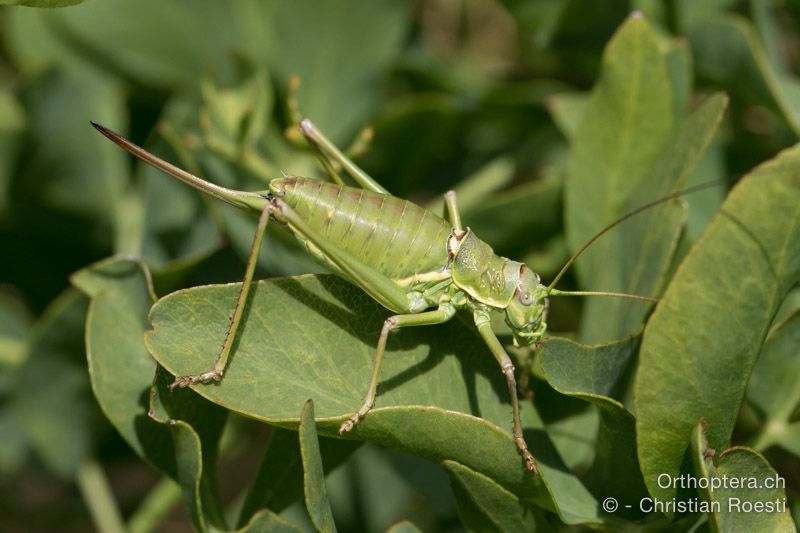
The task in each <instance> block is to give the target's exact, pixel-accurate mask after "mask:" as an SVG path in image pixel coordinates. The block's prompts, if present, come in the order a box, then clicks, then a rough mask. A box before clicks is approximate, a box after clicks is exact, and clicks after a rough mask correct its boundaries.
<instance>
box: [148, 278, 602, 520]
mask: <svg viewBox="0 0 800 533" xmlns="http://www.w3.org/2000/svg"><path fill="white" fill-rule="evenodd" d="M238 290H239V288H238V285H236V284H232V285H225V286H207V287H196V288H193V289H188V290H184V291H179V292H176V293H173V294H171V295H169V296H167V297H165V298H162V299H161V300H160V301H159V302H158V303H157V304H156V305H155V306H153V309H152V311H151V315H150V318H151V321H152V324H153V331H152V332H150V333H148V334H147V336H146V343H147V346H148V348H149V350H150V351H151V353H152V354H153V355H154V356H155V357H156V359H157V360H158V361H159V362H160V363H161V364H162V365H164V366H165V367H166V368H167V369H169V370H170V372H172V373H174V374H176V375H186V374H193V373H197V372H199V371H201V370H204V369H207V368H209V367H210V366H211V365H212V363H213V361H214V359H215V357H216V355H217V351H218V346H219V344H220V343H221V342H222V339H223V337H224V335H225V332H226V330H227V327H228V314H229V313H230V310H231V309H233V306H234V303H235V300H236V296H237V294H238ZM386 316H387V312H386V311H385V310H384V309H383V308H381V307H380V306H379V305H378V304H377V303H376V302H374V301H373V300H372V299H371V298H369V297H368V296H367V295H366V294H364V293H363V292H362V291H361V290H359V289H357V288H356V287H354V286H352V285H350V284H349V283H347V282H344V281H342V280H340V279H339V278H336V277H333V276H302V277H298V278H285V279H274V280H269V281H265V282H259V283H258V284H256V285H255V286H254V287H253V289H252V297H251V299H250V301H249V304H248V307H247V309H246V311H245V314H244V319H243V326H242V328H241V330H240V331H239V333H238V340H237V342H236V344H235V349H234V353H233V355H232V357H231V361H230V363H229V366H228V369H227V371H226V375H225V378H224V379H223V380H222V381H221V382H220V383H219V384H215V385H213V386H196V387H194V388H195V390H196V391H197V392H198V393H200V394H202V395H203V396H205V397H206V398H208V399H210V400H211V401H213V402H215V403H218V404H220V405H223V406H225V407H226V408H228V409H231V410H233V411H236V412H239V413H242V414H244V415H246V416H249V417H252V418H256V419H260V420H264V421H266V422H269V423H273V424H277V425H280V426H284V427H290V428H294V427H297V425H298V422H299V419H298V417H297V410H296V408H297V406H299V405H302V404H303V403H304V402H305V400H306V399H308V398H309V397H313V398H314V401H315V410H316V412H317V417H316V420H317V429H318V431H319V432H320V433H321V434H323V435H329V436H335V435H337V430H338V428H339V424H340V423H341V422H342V421H343V420H344V419H345V418H346V417H347V416H349V414H350V413H352V412H353V411H354V410H355V409H356V408H357V407H358V406H359V405H360V403H361V400H362V395H363V394H364V392H365V389H366V386H367V383H368V380H369V375H370V369H371V366H372V364H371V361H372V358H373V356H374V351H375V344H376V342H377V338H378V333H379V332H380V329H381V327H382V324H383V321H384V320H385V318H386ZM506 390H507V389H506V385H505V382H504V380H503V379H502V375H501V373H500V371H499V369H498V368H497V366H496V363H495V361H494V360H493V358H492V357H491V356H490V354H489V352H488V350H487V349H486V347H485V346H484V345H483V343H482V341H481V339H480V337H478V335H477V333H476V332H475V328H474V327H473V326H472V325H471V324H470V325H467V324H465V323H464V322H463V321H462V319H461V318H460V317H459V318H456V319H455V320H453V321H451V322H450V323H448V324H444V325H441V326H435V327H428V328H413V329H407V330H403V331H401V332H399V333H398V334H397V335H393V336H392V339H391V340H390V341H389V345H388V348H387V357H386V361H385V363H384V366H383V369H382V372H381V380H380V382H379V385H378V398H377V403H376V405H375V407H374V408H373V409H372V411H370V413H369V415H368V416H367V417H366V418H365V419H364V420H363V421H362V422H360V423H359V425H358V426H356V428H355V429H354V430H353V431H352V432H351V438H357V439H359V440H370V441H374V442H377V443H379V444H382V445H385V446H390V447H394V448H399V449H402V450H406V451H409V452H411V453H415V454H417V455H421V456H423V457H427V458H429V459H432V460H435V461H441V460H444V459H453V460H456V461H458V462H460V463H462V464H464V465H466V466H469V467H470V468H472V469H474V470H477V471H479V472H482V473H484V474H485V475H488V476H489V477H491V478H492V479H494V480H495V481H497V482H498V483H500V484H501V485H503V486H504V487H506V488H507V489H508V490H510V491H512V492H514V493H516V494H518V495H519V496H521V497H522V498H523V499H524V500H525V501H529V502H534V503H536V504H538V505H543V506H545V507H547V508H550V509H554V510H557V511H558V512H559V514H560V515H561V516H562V518H563V519H564V520H565V521H567V522H569V523H582V522H590V521H596V520H597V515H596V506H597V503H596V501H595V500H594V498H593V497H592V496H591V495H590V494H589V493H588V492H587V491H586V489H585V488H584V487H583V486H582V485H581V484H580V482H579V481H578V480H577V479H576V478H575V477H574V476H572V475H571V474H570V473H568V472H567V471H566V467H564V466H563V463H562V462H561V460H560V458H558V456H557V455H556V453H555V451H554V450H553V448H552V444H551V443H550V442H549V441H548V440H547V438H546V437H545V436H544V433H543V430H542V425H541V421H540V420H538V418H537V417H536V413H535V411H534V410H533V409H532V408H531V407H530V406H529V405H526V406H523V409H522V414H523V424H524V426H525V427H526V428H528V432H527V433H526V436H527V439H528V443H529V445H530V446H531V449H532V450H533V451H534V454H535V455H536V456H537V458H538V459H539V464H540V469H541V471H542V476H541V478H535V477H533V476H531V475H530V472H527V471H526V470H525V469H524V466H523V464H522V462H521V458H520V457H519V454H518V453H517V450H516V447H515V446H514V444H513V440H512V438H511V434H510V426H511V420H510V413H511V411H510V407H509V405H508V402H509V400H508V399H507V397H506V392H505V391H506ZM477 415H479V416H480V417H481V418H477ZM537 428H538V431H537V430H536V429H537ZM542 481H544V483H542ZM545 484H546V485H545ZM545 487H546V488H545ZM551 495H552V496H551Z"/></svg>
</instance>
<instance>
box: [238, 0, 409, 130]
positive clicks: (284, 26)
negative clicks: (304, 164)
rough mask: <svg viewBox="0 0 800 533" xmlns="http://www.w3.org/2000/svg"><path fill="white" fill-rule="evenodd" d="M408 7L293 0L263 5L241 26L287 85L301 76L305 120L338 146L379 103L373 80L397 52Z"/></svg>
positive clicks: (369, 2) (371, 0)
mask: <svg viewBox="0 0 800 533" xmlns="http://www.w3.org/2000/svg"><path fill="white" fill-rule="evenodd" d="M406 9H407V8H406V7H405V5H404V4H403V3H401V2H392V1H387V0H381V1H375V0H357V1H353V2H349V3H348V4H347V6H344V5H343V4H341V3H340V2H337V1H335V0H293V1H291V2H285V1H284V2H272V3H268V4H262V6H261V7H260V13H259V15H260V16H256V17H253V18H252V19H251V20H242V21H241V22H242V24H243V26H244V28H243V32H244V33H245V34H246V35H247V36H248V38H249V39H250V42H251V44H252V46H256V47H259V48H260V50H262V51H263V52H265V53H266V56H267V62H268V64H269V66H270V71H271V72H273V73H275V74H277V75H279V76H280V77H281V79H282V80H283V84H284V85H285V84H286V80H288V78H289V76H291V75H294V74H296V75H299V76H300V80H301V85H300V89H299V91H298V101H299V104H300V110H301V112H302V113H303V115H304V116H307V117H310V118H311V119H313V120H314V122H315V123H316V124H317V125H318V126H319V127H320V128H321V129H322V131H325V132H326V134H327V135H328V136H329V137H331V138H332V139H334V140H335V141H338V142H340V143H341V141H343V140H344V135H346V134H352V132H353V131H354V130H355V129H357V128H358V127H359V126H360V125H361V124H362V123H363V121H364V120H365V119H366V118H367V116H368V114H369V113H370V112H371V111H372V108H373V106H374V104H375V103H376V98H375V96H376V91H375V80H376V79H380V76H381V73H382V72H383V71H384V69H385V68H386V67H387V65H388V64H389V63H390V62H391V61H392V60H393V59H394V58H395V56H396V54H397V53H398V51H399V48H400V43H401V40H402V39H403V38H404V36H405V33H406V31H407V24H408V20H409V18H408V17H407V15H406ZM265 23H266V24H265ZM265 26H266V27H265ZM366 43H369V44H368V46H365V44H366ZM320 50H324V51H325V53H324V54H320ZM354 57H357V58H358V60H356V61H354V60H353V59H352V58H354Z"/></svg>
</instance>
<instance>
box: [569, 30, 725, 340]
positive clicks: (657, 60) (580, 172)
mask: <svg viewBox="0 0 800 533" xmlns="http://www.w3.org/2000/svg"><path fill="white" fill-rule="evenodd" d="M668 67H669V65H668V61H667V55H666V54H665V52H663V51H662V49H661V47H660V44H659V41H658V39H657V37H656V35H655V33H654V32H653V30H652V29H651V28H650V27H649V25H648V24H647V23H646V22H645V21H644V19H643V18H641V16H631V17H630V18H628V20H627V21H626V22H625V24H623V26H622V27H621V28H620V29H619V30H618V31H617V33H616V35H615V36H614V38H613V39H612V40H611V42H610V43H609V44H608V46H607V47H606V51H605V54H604V59H603V64H602V72H601V77H600V80H599V82H598V84H597V86H596V87H595V88H594V89H593V91H592V94H591V96H590V98H589V102H588V103H587V104H586V109H585V111H584V113H583V121H582V123H581V126H580V129H579V131H578V132H577V133H576V134H575V137H574V139H573V142H572V150H571V154H570V160H569V169H568V179H567V181H566V184H565V203H566V208H565V209H566V215H565V218H566V232H567V240H568V242H569V244H570V247H571V248H572V249H573V251H577V250H578V249H579V248H580V247H581V246H582V245H583V244H584V243H585V242H586V241H587V240H588V239H589V238H591V237H592V236H593V235H594V234H596V233H597V231H599V230H600V229H601V228H602V227H603V226H604V225H606V224H609V223H611V222H612V221H614V220H616V219H618V218H619V217H621V216H622V215H624V214H626V213H628V212H629V211H631V210H632V209H634V208H636V207H640V206H641V205H643V204H645V203H647V202H648V201H652V200H654V199H656V198H658V197H659V196H660V195H663V194H666V193H668V192H670V191H672V190H676V189H679V188H680V187H681V186H682V185H683V183H685V180H686V178H687V177H688V176H689V174H690V173H691V171H692V170H693V168H694V167H695V166H696V165H697V163H698V162H699V161H700V159H701V157H702V154H703V152H704V151H705V149H706V147H707V146H708V144H709V142H710V140H711V138H712V137H713V135H714V132H715V131H716V128H717V126H718V124H719V121H720V118H721V115H722V111H723V109H724V107H725V103H726V102H725V99H724V98H723V97H721V96H715V97H711V98H709V99H707V100H706V102H704V104H703V105H701V106H700V107H699V108H698V109H697V110H696V111H695V112H694V113H693V114H692V115H691V116H690V117H689V118H688V119H686V120H684V121H682V122H681V123H679V124H678V125H677V126H676V125H675V124H674V117H675V116H676V111H675V109H674V108H673V106H674V105H675V103H676V100H675V91H684V92H685V87H684V86H685V83H683V82H679V81H678V80H677V79H676V81H675V83H676V84H678V85H679V87H675V88H674V90H673V88H672V85H671V82H672V81H673V80H671V79H670V70H669V68H668ZM673 70H674V69H673ZM681 87H683V88H681ZM683 216H684V215H683V214H682V213H681V210H680V209H679V208H678V206H676V205H675V204H674V203H673V204H669V205H663V206H661V207H660V208H658V209H653V210H651V211H650V212H649V213H647V214H646V215H640V218H639V219H638V220H637V224H628V225H624V226H622V227H621V228H620V229H619V230H616V231H613V232H611V233H610V234H609V235H605V236H604V238H603V239H601V240H600V241H598V242H596V243H594V244H593V245H592V246H591V247H590V248H589V249H588V250H587V251H586V252H585V253H584V254H583V256H582V257H581V258H579V259H578V261H577V263H576V269H577V275H578V279H579V281H580V284H581V286H582V287H583V288H585V289H587V290H589V289H591V290H609V291H621V292H627V293H634V294H643V295H653V294H655V293H656V292H657V291H658V289H659V286H660V284H661V282H662V279H663V276H664V274H665V272H666V269H667V267H668V265H669V260H670V258H671V256H672V253H673V251H674V246H675V242H676V239H677V236H678V232H679V231H680V225H681V223H682V218H683ZM645 217H646V218H645ZM642 218H645V220H642ZM647 311H648V307H647V306H646V305H644V304H635V303H632V302H629V301H622V300H620V299H612V298H603V299H601V298H592V299H590V300H588V301H587V302H586V304H585V309H584V320H583V322H582V326H581V329H582V331H581V337H582V338H583V339H584V340H586V341H590V342H599V341H607V340H609V339H613V338H619V337H621V336H623V335H626V334H630V333H631V332H633V331H635V330H636V329H637V327H639V326H640V325H641V323H642V321H643V319H644V316H645V315H646V313H647Z"/></svg>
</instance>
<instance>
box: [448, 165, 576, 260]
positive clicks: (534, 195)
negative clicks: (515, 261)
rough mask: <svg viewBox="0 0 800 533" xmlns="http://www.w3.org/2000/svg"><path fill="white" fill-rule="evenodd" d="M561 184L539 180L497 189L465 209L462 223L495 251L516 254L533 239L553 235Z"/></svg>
mask: <svg viewBox="0 0 800 533" xmlns="http://www.w3.org/2000/svg"><path fill="white" fill-rule="evenodd" d="M561 193H562V185H561V182H560V181H558V180H553V179H551V180H539V181H533V182H530V183H526V184H524V185H520V186H518V187H514V188H512V189H510V190H508V191H503V192H501V193H497V194H495V195H493V196H491V197H489V198H488V199H487V200H485V201H484V202H483V203H482V204H481V205H480V206H479V207H477V208H476V209H473V210H472V211H469V212H465V213H464V216H463V218H464V223H465V225H467V226H469V227H470V228H472V230H473V231H474V232H475V234H476V235H480V238H481V239H483V240H485V241H486V242H488V243H490V244H491V246H492V247H493V248H494V249H495V250H497V251H498V253H502V254H508V255H511V256H518V255H519V254H520V253H521V252H522V251H524V250H526V249H528V248H529V247H530V243H531V241H533V240H537V241H544V240H546V239H548V238H550V237H552V236H553V235H554V234H555V233H556V232H557V231H558V229H559V227H560V225H561V223H560V219H561V202H560V200H561Z"/></svg>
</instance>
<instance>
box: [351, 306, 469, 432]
mask: <svg viewBox="0 0 800 533" xmlns="http://www.w3.org/2000/svg"><path fill="white" fill-rule="evenodd" d="M455 313H456V309H455V307H453V306H452V305H451V304H449V303H444V304H441V305H440V306H439V308H438V309H436V310H434V311H426V312H424V313H417V314H409V315H394V316H390V317H389V318H387V319H386V321H385V322H384V323H383V329H381V335H380V337H379V338H378V347H377V349H376V350H375V361H374V362H373V364H372V375H371V376H370V379H369V386H368V387H367V393H366V394H365V395H364V401H363V402H362V403H361V407H359V408H358V410H357V411H356V412H355V413H353V414H352V415H350V418H348V419H347V420H346V421H345V422H344V423H343V424H342V425H341V427H340V428H339V434H342V433H347V432H348V431H350V430H351V429H353V427H354V426H355V425H356V424H358V422H359V420H361V419H362V418H364V416H366V414H367V413H368V412H369V410H370V409H372V406H373V404H374V403H375V392H376V391H377V388H378V377H379V376H380V371H381V364H382V363H383V355H384V353H385V352H386V341H387V339H388V338H389V333H391V332H392V331H394V330H395V329H399V328H405V327H409V326H429V325H432V324H441V323H442V322H447V321H448V320H450V319H451V318H453V315H455Z"/></svg>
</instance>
